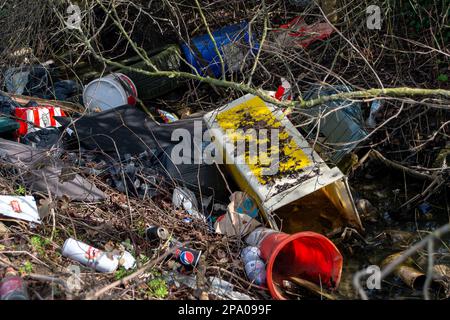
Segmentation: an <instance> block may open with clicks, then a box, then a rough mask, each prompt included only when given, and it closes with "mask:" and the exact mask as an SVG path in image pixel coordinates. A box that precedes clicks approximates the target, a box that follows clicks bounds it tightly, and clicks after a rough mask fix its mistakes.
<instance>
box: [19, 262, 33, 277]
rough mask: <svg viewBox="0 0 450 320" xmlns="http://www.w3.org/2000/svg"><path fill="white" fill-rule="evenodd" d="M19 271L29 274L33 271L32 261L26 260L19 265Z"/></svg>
mask: <svg viewBox="0 0 450 320" xmlns="http://www.w3.org/2000/svg"><path fill="white" fill-rule="evenodd" d="M19 272H20V273H21V274H27V273H32V272H33V264H32V263H31V262H30V261H25V262H24V264H23V265H22V266H21V267H19Z"/></svg>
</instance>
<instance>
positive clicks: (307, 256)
mask: <svg viewBox="0 0 450 320" xmlns="http://www.w3.org/2000/svg"><path fill="white" fill-rule="evenodd" d="M245 241H246V243H247V244H248V245H249V246H253V247H257V248H259V250H260V252H261V258H262V259H263V260H264V261H265V262H266V266H267V267H266V272H267V275H266V277H267V286H268V288H269V290H270V293H271V295H272V297H273V298H274V299H279V300H284V299H287V297H286V295H285V294H283V291H282V289H281V287H282V282H280V280H282V279H283V278H284V279H288V278H289V277H297V278H302V279H305V280H308V281H310V282H313V283H316V284H319V285H321V286H324V287H326V288H329V289H336V288H337V287H338V286H339V282H340V278H341V272H342V265H343V258H342V255H341V253H340V252H339V250H338V249H337V248H336V246H335V245H334V244H333V242H331V241H330V240H329V239H328V238H326V237H325V236H323V235H321V234H318V233H315V232H309V231H305V232H299V233H295V234H291V235H290V234H286V233H282V232H277V231H274V230H272V229H267V228H258V229H256V230H255V231H253V232H252V233H250V235H249V236H248V237H247V238H246V239H245Z"/></svg>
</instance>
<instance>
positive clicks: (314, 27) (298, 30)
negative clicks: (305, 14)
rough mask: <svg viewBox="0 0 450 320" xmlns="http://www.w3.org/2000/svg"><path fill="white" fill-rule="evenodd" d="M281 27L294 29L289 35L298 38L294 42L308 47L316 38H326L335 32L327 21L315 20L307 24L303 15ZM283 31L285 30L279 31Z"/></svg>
mask: <svg viewBox="0 0 450 320" xmlns="http://www.w3.org/2000/svg"><path fill="white" fill-rule="evenodd" d="M280 29H288V30H292V32H289V34H288V36H289V37H290V38H298V39H296V40H294V39H292V40H294V43H295V44H296V45H298V46H301V47H303V48H306V47H307V46H309V45H310V44H311V43H313V42H314V41H316V40H324V39H326V38H328V37H329V36H330V35H331V34H332V33H333V32H334V29H333V27H332V26H331V25H330V24H329V23H326V22H321V23H318V22H315V23H313V24H306V23H305V22H304V21H303V18H302V17H296V18H294V19H292V20H291V21H289V22H288V23H287V24H283V25H281V26H280ZM277 32H283V31H277Z"/></svg>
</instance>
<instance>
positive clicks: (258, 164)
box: [216, 97, 311, 185]
mask: <svg viewBox="0 0 450 320" xmlns="http://www.w3.org/2000/svg"><path fill="white" fill-rule="evenodd" d="M216 120H217V123H218V124H219V126H220V127H221V128H222V130H223V131H225V132H226V133H227V136H228V138H229V139H230V141H232V142H233V143H235V144H236V143H239V142H241V143H243V142H244V141H245V145H246V146H247V147H246V148H248V143H250V142H253V139H254V138H255V137H254V136H253V135H251V134H246V133H247V132H248V131H247V130H249V129H255V130H256V133H257V134H258V130H259V129H268V131H270V129H279V130H280V131H279V133H278V134H279V135H278V138H279V147H278V146H273V147H271V148H270V149H269V150H267V152H261V151H260V152H259V153H258V155H257V157H256V159H255V157H254V155H252V156H251V155H249V154H248V150H246V151H247V152H246V154H245V161H246V163H247V165H248V167H249V168H250V170H251V172H252V173H253V174H254V175H255V176H256V177H257V179H258V181H259V182H260V183H261V184H263V185H264V184H266V183H267V182H268V181H270V179H268V177H267V176H265V175H263V169H264V168H267V167H268V166H269V165H270V162H271V159H272V158H273V157H274V156H275V159H276V158H278V159H279V169H278V175H281V176H283V174H287V173H294V172H300V171H301V170H302V169H303V168H305V167H308V166H309V165H310V164H311V160H310V159H309V157H308V156H307V155H306V154H305V152H304V151H303V150H302V149H300V147H299V146H298V145H297V143H296V142H295V140H293V139H292V138H291V137H290V135H289V132H288V131H287V130H286V128H285V127H284V126H283V125H282V123H281V122H280V121H279V120H278V119H277V118H276V117H275V116H274V115H273V113H272V112H271V110H270V109H269V108H268V107H267V105H266V104H265V103H264V101H263V100H262V99H261V98H259V97H254V98H252V99H250V100H247V101H245V102H243V103H241V104H239V105H237V106H235V107H233V108H231V109H228V110H226V111H223V112H221V113H219V114H218V115H217V117H216ZM227 130H228V131H227ZM235 130H237V131H235ZM257 137H258V136H257ZM269 140H270V139H269V138H265V139H261V140H257V141H256V143H257V144H259V145H261V144H266V145H268V146H269V147H270V146H271V144H270V141H269ZM280 151H281V154H280ZM277 153H278V157H276V155H277ZM271 155H272V157H271Z"/></svg>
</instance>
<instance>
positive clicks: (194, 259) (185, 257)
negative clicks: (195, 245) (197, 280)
mask: <svg viewBox="0 0 450 320" xmlns="http://www.w3.org/2000/svg"><path fill="white" fill-rule="evenodd" d="M172 246H175V247H176V249H175V252H174V257H175V259H177V260H178V261H179V262H180V263H181V264H182V265H183V266H185V267H188V268H195V267H196V266H197V264H198V262H199V260H200V256H201V255H202V252H201V251H198V250H194V249H190V248H185V247H181V246H179V245H178V243H174V244H173V245H172Z"/></svg>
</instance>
